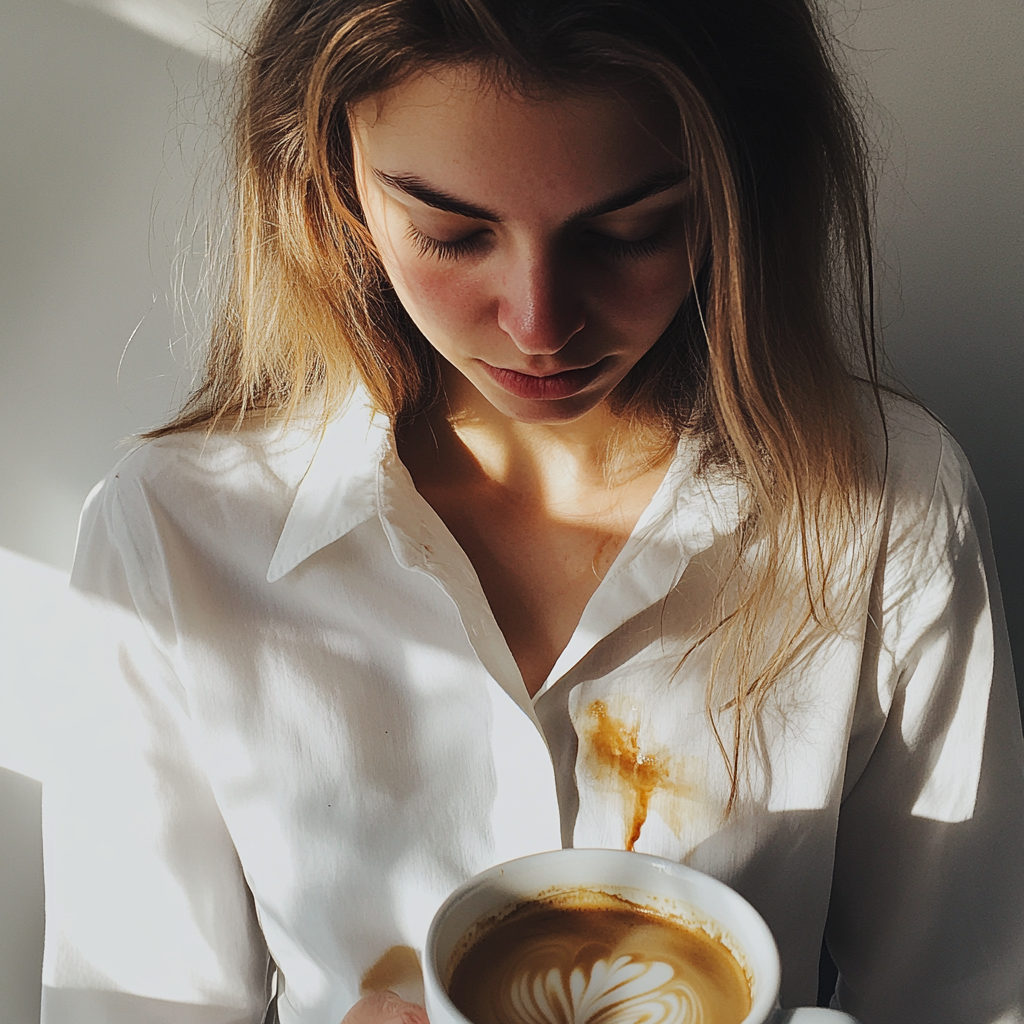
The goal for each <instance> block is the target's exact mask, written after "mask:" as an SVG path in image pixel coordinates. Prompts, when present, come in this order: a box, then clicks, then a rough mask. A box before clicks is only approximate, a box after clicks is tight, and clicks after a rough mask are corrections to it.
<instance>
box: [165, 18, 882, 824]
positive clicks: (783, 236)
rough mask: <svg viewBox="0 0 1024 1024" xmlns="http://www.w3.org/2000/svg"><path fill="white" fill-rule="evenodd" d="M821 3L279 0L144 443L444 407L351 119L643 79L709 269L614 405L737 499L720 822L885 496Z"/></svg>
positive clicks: (851, 165)
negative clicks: (869, 406)
mask: <svg viewBox="0 0 1024 1024" xmlns="http://www.w3.org/2000/svg"><path fill="white" fill-rule="evenodd" d="M811 2H812V0H773V2H772V3H766V2H764V0H687V2H686V3H682V2H670V0H517V2H516V3H504V2H502V0H272V2H271V4H270V6H269V8H268V10H267V11H266V13H265V15H264V17H263V18H262V21H261V23H260V24H259V26H258V28H257V30H256V32H255V35H254V37H253V41H252V43H251V46H250V47H249V48H248V50H247V52H246V55H245V57H244V60H243V67H242V75H241V86H242V89H241V102H240V108H239V112H238V118H237V130H236V136H235V161H236V170H237V188H236V193H235V195H236V204H237V205H236V224H235V236H234V245H233V253H232V260H233V263H232V270H231V279H230V284H229V287H228V289H227V295H226V297H225V300H224V303H223V306H222V308H221V310H220V313H219V315H218V317H217V319H216V322H215V325H214V329H213V332H212V337H211V340H210V345H209V350H208V357H207V362H206V369H205V374H204V377H203V379H202V381H201V383H200V385H199V387H198V389H197V390H196V391H195V393H194V394H193V395H192V397H191V398H190V400H189V401H188V403H187V404H186V406H185V408H184V409H183V411H182V412H181V413H180V414H179V415H178V416H177V417H176V418H175V419H174V420H173V421H172V422H171V423H169V424H168V425H166V426H165V427H162V428H160V429H158V430H155V431H152V432H151V434H150V435H149V436H160V435H162V434H166V433H170V432H173V431H178V430H185V429H189V428H194V427H200V426H205V427H206V428H207V429H221V428H227V427H231V426H234V425H237V424H238V423H240V422H241V421H242V419H243V418H246V417H247V416H249V415H250V414H252V413H253V412H254V411H259V410H262V412H263V414H264V415H267V416H271V417H286V416H288V415H290V414H291V413H292V412H293V411H294V410H296V409H297V408H299V407H300V406H302V407H303V408H308V406H309V403H310V402H311V401H313V402H316V403H319V408H320V409H321V411H322V415H323V416H324V417H325V418H326V417H329V416H331V415H333V414H334V412H335V411H336V410H337V409H338V408H339V407H340V405H341V403H342V402H343V401H344V399H345V397H346V396H347V395H348V394H349V392H350V391H351V388H352V386H353V384H355V383H356V382H359V383H361V384H362V385H363V386H364V387H365V389H366V390H367V392H368V393H369V395H370V396H371V397H372V400H373V401H374V402H375V404H376V405H377V407H378V408H379V409H381V410H383V411H384V412H385V413H387V414H388V415H389V416H390V417H391V419H392V421H393V422H397V421H400V420H402V419H403V418H405V417H410V416H412V415H415V414H416V413H418V412H420V411H422V410H424V409H426V408H428V407H429V406H430V405H431V404H432V403H433V402H435V401H436V400H437V397H438V386H439V385H438V363H437V357H436V355H435V353H434V351H433V349H432V348H431V346H430V345H429V344H428V343H427V341H426V340H425V339H424V338H423V337H422V336H421V335H420V334H419V332H418V331H417V330H416V328H415V327H414V326H413V324H412V322H411V321H410V319H409V317H408V316H407V315H406V313H405V311H404V310H403V309H402V307H401V305H400V303H399V302H398V300H397V298H396V296H395V293H394V291H393V290H392V289H391V287H390V284H389V282H388V279H387V277H386V275H385V273H384V271H383V268H382V266H381V263H380V260H379V257H378V255H377V253H376V251H375V249H374V246H373V243H372V240H371V239H370V237H369V234H368V232H367V230H366V226H365V223H364V220H363V217H362V213H361V210H360V207H359V202H358V199H357V196H356V192H355V187H354V182H353V162H352V149H351V146H352V143H351V138H350V133H349V128H348V113H347V112H348V109H349V108H350V107H351V105H352V104H353V103H355V102H358V101H359V100H361V99H364V98H365V97H367V96H370V95H373V94H375V93H378V92H380V91H382V90H384V89H386V88H389V87H391V86H394V85H395V84H396V83H398V82H400V81H402V80H403V78H405V77H407V76H409V75H410V74H411V73H413V72H414V71H419V70H422V69H424V68H428V67H431V66H453V65H460V64H466V63H473V64H475V65H478V66H480V67H485V68H488V69H490V70H491V72H492V73H493V74H494V75H495V76H496V77H497V78H499V79H501V80H502V81H503V82H504V83H505V84H506V85H509V86H511V87H513V88H517V89H520V90H524V91H525V90H528V89H530V88H535V87H540V88H544V89H555V90H559V89H562V90H569V89H579V88H581V87H588V88H594V87H601V86H602V84H605V85H606V84H607V83H609V82H614V81H621V80H622V79H623V78H626V79H629V78H632V79H634V80H641V81H644V82H646V83H649V84H653V85H655V86H656V87H657V88H659V89H661V90H662V91H663V92H664V93H665V94H666V95H667V96H668V97H670V98H671V99H672V100H673V101H674V102H675V103H676V104H677V106H678V108H679V111H680V124H681V128H682V137H683V140H684V141H683V144H684V148H685V150H686V153H685V157H686V159H687V160H688V161H689V166H690V168H691V170H692V172H693V174H694V176H695V179H696V181H697V185H698V190H699V202H698V211H697V213H698V216H699V217H701V218H702V223H703V225H704V229H705V231H704V233H705V236H706V238H707V247H706V258H705V259H704V261H703V263H702V265H701V266H700V267H699V268H697V269H696V273H695V274H694V288H693V291H692V294H691V296H690V298H689V299H688V300H687V302H686V303H685V304H684V306H683V308H682V309H681V310H680V311H679V314H678V315H677V317H676V319H675V321H674V322H673V324H672V325H671V327H670V328H669V329H668V330H667V331H666V332H665V335H664V336H663V337H662V338H661V339H660V340H659V341H658V342H657V343H656V344H655V346H654V347H653V348H652V349H651V351H650V352H649V353H648V354H647V355H646V356H645V357H644V358H643V359H642V360H641V361H640V362H639V363H638V364H637V366H636V367H635V368H634V369H633V370H632V371H631V372H630V374H629V375H628V376H627V378H626V379H625V380H624V381H623V383H622V384H621V385H620V386H619V388H618V389H617V390H616V392H615V394H614V395H613V396H612V402H613V406H614V407H615V409H616V411H619V412H621V413H622V414H623V415H624V416H625V417H627V418H628V417H630V416H632V417H633V418H634V419H636V418H637V417H640V418H643V417H646V418H647V419H650V418H652V417H653V418H655V419H656V420H658V421H659V422H661V423H663V424H668V425H669V426H670V427H671V432H672V433H673V434H674V435H676V436H677V435H678V434H679V432H681V431H684V430H685V431H689V432H692V433H694V434H696V435H698V436H699V437H700V438H701V439H702V442H703V451H704V461H703V465H704V468H705V469H706V468H708V467H711V466H715V465H726V466H728V467H730V469H731V470H733V471H735V473H736V474H737V475H738V476H739V478H740V479H742V480H743V481H744V482H745V484H746V485H747V487H748V489H749V493H750V507H749V509H748V514H747V516H746V518H745V520H744V524H743V527H742V531H741V545H740V552H739V555H738V558H737V564H736V568H735V571H734V572H733V573H732V574H731V579H733V581H735V580H736V579H741V580H742V583H741V585H740V586H739V587H738V589H737V588H735V587H734V588H733V589H732V591H731V593H732V594H733V597H732V599H731V601H725V599H724V597H723V604H722V606H721V608H720V614H719V615H717V616H716V617H715V618H714V621H711V622H709V623H708V628H707V630H706V631H705V632H704V634H703V635H702V636H701V637H700V638H698V640H697V642H696V643H695V646H700V645H701V644H703V643H706V642H707V641H709V640H710V639H711V638H712V637H715V638H717V639H716V643H717V653H716V656H715V662H716V666H715V671H714V675H713V679H714V680H715V682H714V685H709V688H708V701H709V710H710V712H711V713H712V721H713V723H715V729H716V735H717V736H718V737H719V742H720V745H721V749H722V752H723V756H724V757H725V759H726V762H727V764H728V766H729V773H730V777H731V779H732V792H731V795H730V799H729V807H730V808H731V807H732V805H733V803H734V801H735V800H736V798H737V795H738V792H739V778H740V766H741V762H742V760H743V752H744V751H745V750H747V749H749V748H750V745H751V743H752V742H753V740H752V737H753V736H754V731H753V730H754V724H755V723H756V721H757V717H758V714H759V712H760V710H761V708H762V707H763V705H764V703H765V701H766V699H767V698H768V696H769V695H770V694H771V692H772V689H773V686H774V684H775V683H776V681H777V680H778V679H779V678H780V676H781V675H782V673H783V672H784V671H785V670H786V668H787V667H788V666H791V665H793V664H794V662H795V661H796V660H798V659H799V658H800V657H801V655H802V653H804V652H805V651H806V650H807V649H808V647H809V646H813V645H814V643H816V642H817V640H816V638H818V639H820V638H821V637H823V636H825V635H828V634H829V633H833V632H834V631H835V630H836V629H839V628H841V623H842V620H843V617H844V614H845V610H846V609H847V608H848V607H849V606H850V605H851V603H852V602H853V601H854V599H855V597H856V594H857V593H858V592H859V591H860V588H861V587H862V584H863V583H864V576H865V572H866V569H865V566H866V564H867V563H866V561H865V559H864V558H861V557H860V556H859V555H858V554H857V552H858V551H859V550H860V549H861V548H864V549H865V550H866V546H867V540H866V538H865V535H864V526H863V524H864V521H865V516H864V511H865V509H866V508H867V507H868V506H869V505H870V504H871V498H872V495H873V494H876V493H877V490H878V483H879V481H878V479H877V478H876V474H875V472H874V470H873V466H874V463H873V461H872V460H871V459H870V458H869V456H868V448H867V442H866V440H865V437H866V431H865V425H864V423H863V422H862V415H863V414H862V412H860V411H858V403H857V401H856V398H855V393H854V392H855V384H854V380H853V375H852V372H851V366H852V365H853V364H856V363H859V364H860V370H861V372H862V373H863V374H865V375H866V376H867V378H868V380H869V381H870V382H871V384H872V385H873V387H874V389H875V398H876V401H877V397H878V395H877V359H876V347H875V332H874V327H873V321H872V287H871V246H870V230H869V228H870V190H869V187H868V182H869V175H868V164H867V160H866V156H865V147H864V145H863V142H862V136H861V133H860V130H859V124H858V119H857V117H856V116H855V113H854V111H853V108H852V106H851V104H850V103H849V101H848V99H847V97H846V95H845V93H844V89H843V87H842V84H841V78H840V76H839V74H838V73H837V70H836V64H835V57H834V54H833V51H832V49H831V47H830V45H829V43H828V41H827V35H826V33H825V32H824V31H823V30H822V25H821V23H820V19H819V16H818V14H817V12H816V10H815V9H814V8H813V7H812V6H811ZM878 409H879V415H881V411H880V410H881V406H880V403H879V404H878ZM755 550H756V552H757V565H756V568H751V567H750V562H751V560H750V558H745V557H744V556H745V555H748V554H749V553H750V552H752V551H755ZM851 552H853V557H852V558H851ZM743 565H746V566H747V568H745V569H744V568H742V566H743ZM726 592H727V588H724V587H723V595H724V594H725V593H726ZM780 606H785V607H787V608H789V609H790V611H789V614H788V616H787V617H786V627H785V629H784V630H783V634H782V635H778V634H777V633H776V634H774V635H772V636H771V639H770V640H767V639H765V637H767V636H769V631H767V630H764V629H762V628H759V624H763V623H765V622H767V621H768V619H769V618H771V617H772V616H773V614H774V610H776V609H777V608H778V607H780Z"/></svg>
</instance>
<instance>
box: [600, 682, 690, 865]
mask: <svg viewBox="0 0 1024 1024" xmlns="http://www.w3.org/2000/svg"><path fill="white" fill-rule="evenodd" d="M633 710H634V712H635V710H636V709H635V708H634V709H633ZM586 716H587V720H588V723H589V724H588V730H587V734H586V739H587V753H588V755H589V761H590V767H591V770H592V771H593V772H594V774H595V775H596V776H598V777H599V778H603V779H604V781H606V782H609V783H611V784H612V786H613V787H614V788H616V789H618V790H619V791H620V792H621V794H622V796H623V798H624V800H625V804H626V832H625V844H626V849H627V850H632V849H633V847H634V846H635V845H636V842H637V840H638V839H639V838H640V832H641V830H642V829H643V827H644V823H645V822H646V821H647V815H648V812H649V811H650V807H651V800H652V798H653V797H654V796H655V794H656V793H659V792H663V793H666V794H667V795H674V796H677V797H684V798H686V797H688V798H692V797H693V796H694V788H693V786H692V785H690V784H688V783H685V782H683V781H682V779H681V777H680V776H681V774H683V769H684V767H685V765H684V760H685V759H681V758H676V757H673V756H672V755H671V753H670V752H669V751H666V750H661V749H653V748H651V747H650V746H642V745H641V743H640V718H639V715H638V714H633V715H631V716H630V718H631V720H628V721H627V720H626V719H624V718H619V717H616V716H615V715H613V714H612V713H611V711H610V710H609V709H608V705H607V704H606V703H605V702H604V701H603V700H595V701H591V703H590V704H588V705H587V709H586Z"/></svg>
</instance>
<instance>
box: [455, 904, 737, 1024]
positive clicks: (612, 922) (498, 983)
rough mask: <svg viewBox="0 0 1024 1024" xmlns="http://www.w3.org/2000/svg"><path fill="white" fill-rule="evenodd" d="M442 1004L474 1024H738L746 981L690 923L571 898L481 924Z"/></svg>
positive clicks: (459, 956)
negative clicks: (447, 1000)
mask: <svg viewBox="0 0 1024 1024" xmlns="http://www.w3.org/2000/svg"><path fill="white" fill-rule="evenodd" d="M463 946H464V948H461V949H457V950H456V951H455V954H454V956H453V958H452V959H453V965H452V967H451V972H450V978H449V980H448V983H447V989H448V995H449V996H450V998H451V1001H452V1002H453V1003H454V1004H455V1006H456V1007H457V1008H458V1009H459V1010H460V1011H461V1013H462V1014H463V1015H464V1016H465V1017H466V1018H467V1019H468V1020H470V1021H472V1022H473V1024H693V1022H697V1021H700V1022H703V1024H741V1022H742V1021H743V1020H745V1019H746V1017H747V1015H748V1013H749V1012H750V1005H751V998H750V980H749V978H748V977H747V973H746V971H745V970H744V968H743V967H742V965H741V964H740V962H739V961H738V960H737V958H736V956H735V955H734V954H733V953H732V952H731V951H730V950H729V948H728V947H727V946H726V945H725V943H724V942H723V941H722V937H721V936H715V935H712V934H710V933H709V932H708V931H706V930H705V929H704V928H702V927H700V926H699V925H698V924H696V923H695V922H693V921H689V922H687V921H684V920H681V919H679V918H672V917H667V916H664V915H662V914H658V913H655V912H654V911H652V910H651V909H650V908H648V907H644V906H641V905H640V904H638V903H635V902H633V901H631V900H629V899H627V898H625V897H624V896H621V895H619V896H617V895H612V894H609V893H606V892H602V891H600V890H598V889H569V890H563V891H556V892H551V893H548V894H546V895H544V896H543V897H541V898H538V899H533V900H527V901H524V902H522V903H519V904H517V905H514V906H513V907H511V908H509V909H508V910H507V911H506V912H504V913H501V914H499V915H497V916H496V917H495V918H494V919H492V920H489V921H484V922H480V923H479V924H478V925H477V927H476V928H474V929H473V930H472V931H471V933H470V934H468V935H467V936H466V937H465V940H464V943H463Z"/></svg>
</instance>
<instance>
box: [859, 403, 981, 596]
mask: <svg viewBox="0 0 1024 1024" xmlns="http://www.w3.org/2000/svg"><path fill="white" fill-rule="evenodd" d="M883 409H884V413H885V428H884V431H883V430H882V429H881V425H880V424H879V421H878V418H877V413H876V420H875V425H874V426H872V427H871V430H872V431H873V433H874V436H873V444H874V448H875V453H876V459H877V461H878V465H879V468H880V469H881V470H882V471H883V472H884V489H883V492H882V502H881V513H882V515H881V517H880V519H878V520H876V523H877V524H879V525H881V526H882V527H883V539H882V549H881V552H880V553H881V556H882V558H883V559H884V561H885V563H886V572H885V576H886V587H887V589H888V591H889V592H890V597H891V600H892V601H893V602H894V603H896V601H897V597H901V598H905V599H906V600H907V601H909V602H911V603H913V602H915V601H916V602H920V601H925V602H927V601H929V600H935V601H944V600H946V598H947V597H948V594H947V593H946V590H948V588H949V587H952V586H953V585H954V583H955V580H956V578H957V577H959V576H963V574H964V573H965V572H966V571H967V562H966V561H965V553H966V551H967V549H968V548H969V547H971V546H972V545H973V544H974V543H975V541H976V538H977V536H978V532H979V530H981V531H982V532H985V531H987V516H986V513H985V507H984V502H983V500H982V497H981V494H980V492H979V490H978V485H977V483H976V481H975V479H974V474H973V472H972V471H971V467H970V464H969V462H968V460H967V456H966V455H965V454H964V452H963V449H962V448H961V447H960V445H959V444H957V442H956V440H955V439H954V438H953V436H952V434H951V433H950V432H949V430H948V429H947V428H946V426H945V425H944V424H943V423H942V422H941V421H940V420H939V419H938V418H937V417H936V416H934V415H933V414H932V413H931V412H929V411H928V410H927V409H926V408H924V407H923V406H922V405H920V404H918V403H916V402H913V401H910V400H909V399H906V398H902V397H899V396H897V395H892V394H886V395H884V397H883ZM968 561H969V560H968ZM929 594H930V595H931V596H930V597H929V596H927V595H929Z"/></svg>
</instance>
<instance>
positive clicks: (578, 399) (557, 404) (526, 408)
mask: <svg viewBox="0 0 1024 1024" xmlns="http://www.w3.org/2000/svg"><path fill="white" fill-rule="evenodd" d="M484 397H485V398H486V399H487V401H488V402H489V403H490V404H491V405H492V406H493V407H494V408H495V409H496V410H497V411H498V412H500V413H501V414H502V415H503V416H507V417H508V418H509V419H510V420H514V421H515V422H516V423H536V424H538V425H549V426H555V425H557V424H559V423H572V422H574V421H575V420H578V419H581V418H582V417H584V416H586V415H587V413H589V412H591V411H593V410H594V409H596V408H597V407H598V406H599V405H600V404H601V403H602V402H603V401H604V400H605V398H607V395H605V394H603V393H601V394H598V395H573V396H572V397H571V398H561V399H557V400H554V401H530V400H529V399H524V398H514V397H512V396H511V395H505V394H502V395H501V396H500V397H497V396H494V395H485V396H484Z"/></svg>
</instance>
